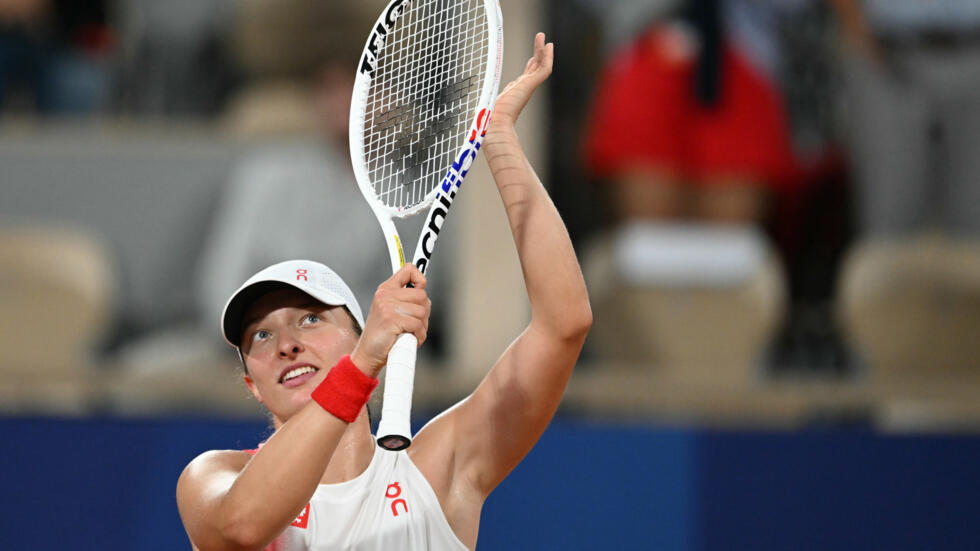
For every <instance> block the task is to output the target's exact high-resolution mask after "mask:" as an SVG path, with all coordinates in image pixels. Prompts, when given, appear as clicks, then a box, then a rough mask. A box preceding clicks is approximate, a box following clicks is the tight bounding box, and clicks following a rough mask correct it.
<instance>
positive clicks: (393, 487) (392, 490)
mask: <svg viewBox="0 0 980 551" xmlns="http://www.w3.org/2000/svg"><path fill="white" fill-rule="evenodd" d="M400 495H402V488H401V486H399V485H398V483H397V482H392V483H391V484H389V485H388V488H387V489H386V490H385V497H386V498H388V499H395V498H396V497H398V496H400ZM399 505H401V506H402V507H404V508H405V510H404V511H403V512H405V513H407V512H408V503H407V502H406V501H405V500H404V499H395V501H392V502H391V514H392V515H394V516H396V517H397V516H398V506H399Z"/></svg>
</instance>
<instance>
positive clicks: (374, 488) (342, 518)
mask: <svg viewBox="0 0 980 551" xmlns="http://www.w3.org/2000/svg"><path fill="white" fill-rule="evenodd" d="M392 549H403V550H406V551H430V550H431V551H442V550H449V551H463V550H466V549H467V548H466V546H465V545H463V543H462V542H461V541H459V538H457V537H456V534H455V533H454V532H453V530H452V528H450V526H449V521H447V520H446V516H445V515H444V514H443V512H442V507H440V506H439V500H438V498H436V494H435V492H434V491H433V490H432V487H431V486H429V482H428V481H427V480H426V479H425V477H424V476H423V475H422V473H421V472H420V471H419V470H418V468H417V467H416V466H415V464H414V463H412V460H411V459H409V457H408V453H406V452H405V451H404V450H403V451H399V452H390V451H386V450H382V449H381V448H378V447H376V448H375V450H374V457H373V458H372V459H371V464H370V465H368V468H367V469H366V470H365V471H364V472H363V473H361V474H360V475H358V476H357V477H356V478H354V479H352V480H348V481H346V482H341V483H339V484H320V485H319V487H317V489H316V492H314V494H313V497H312V498H311V499H310V503H309V504H308V505H307V506H306V507H305V508H304V509H303V511H302V512H300V515H299V516H298V517H296V520H294V521H293V522H292V524H290V525H289V527H287V528H286V530H285V531H284V532H283V533H282V534H281V535H280V536H279V537H278V538H276V540H275V541H273V542H272V544H271V545H269V546H268V547H267V548H266V551H300V550H303V551H306V550H310V551H328V550H329V551H341V550H343V551H382V550H385V551H388V550H392Z"/></svg>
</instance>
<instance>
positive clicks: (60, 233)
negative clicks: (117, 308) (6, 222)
mask: <svg viewBox="0 0 980 551" xmlns="http://www.w3.org/2000/svg"><path fill="white" fill-rule="evenodd" d="M113 279H114V278H113V276H112V268H111V262H110V261H109V258H108V255H107V252H106V250H105V248H104V247H103V245H102V244H101V243H100V241H99V240H98V238H96V237H94V236H91V235H87V234H85V233H82V232H78V231H69V230H62V229H45V228H40V227H20V226H13V227H11V226H0V305H2V307H3V315H2V316H0V403H2V404H3V406H2V407H3V409H5V410H8V411H25V410H26V411H44V412H57V413H75V412H79V411H83V410H85V409H86V408H88V407H89V406H90V405H92V403H93V401H94V400H95V399H96V397H95V393H96V391H97V388H98V387H97V386H96V385H97V384H98V375H99V374H98V373H97V372H95V370H93V369H92V368H91V366H92V355H93V352H94V346H95V345H96V343H97V342H98V339H99V338H100V337H101V336H102V335H103V332H104V330H105V329H106V327H107V324H108V322H109V320H110V317H111V311H112V303H113V288H114V287H113Z"/></svg>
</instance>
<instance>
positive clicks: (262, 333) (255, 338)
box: [252, 329, 272, 342]
mask: <svg viewBox="0 0 980 551" xmlns="http://www.w3.org/2000/svg"><path fill="white" fill-rule="evenodd" d="M271 334H272V333H269V332H268V331H266V330H265V329H259V330H257V331H256V332H254V333H252V342H259V341H264V340H265V339H268V338H269V336H270V335H271Z"/></svg>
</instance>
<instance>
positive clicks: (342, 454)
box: [274, 407, 377, 484]
mask: <svg viewBox="0 0 980 551" xmlns="http://www.w3.org/2000/svg"><path fill="white" fill-rule="evenodd" d="M274 423H275V426H276V430H279V427H281V426H282V421H280V420H279V419H278V418H274ZM376 445H377V444H376V443H375V441H374V437H373V436H372V435H371V421H370V419H369V418H368V414H367V408H366V407H365V408H362V409H361V413H360V415H358V416H357V419H355V420H354V422H353V423H351V424H349V425H347V429H346V430H345V431H344V434H343V435H341V437H340V441H339V442H337V447H336V448H335V449H334V452H333V455H332V456H331V457H330V462H329V463H328V464H327V468H326V469H325V470H324V471H323V476H322V477H321V478H320V484H336V483H338V482H346V481H348V480H351V479H353V478H356V477H357V476H358V475H360V474H361V473H363V472H364V471H365V470H366V469H367V468H368V465H370V464H371V459H372V458H374V447H375V446H376Z"/></svg>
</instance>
